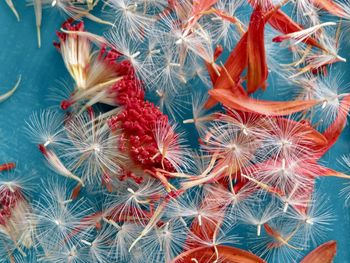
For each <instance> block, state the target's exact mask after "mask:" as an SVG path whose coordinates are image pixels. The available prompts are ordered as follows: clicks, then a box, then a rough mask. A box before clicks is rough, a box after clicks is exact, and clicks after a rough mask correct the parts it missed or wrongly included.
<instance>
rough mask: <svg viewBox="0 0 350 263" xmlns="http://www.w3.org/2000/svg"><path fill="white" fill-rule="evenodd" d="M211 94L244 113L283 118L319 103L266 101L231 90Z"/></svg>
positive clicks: (307, 101) (219, 90) (213, 91)
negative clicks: (238, 94)
mask: <svg viewBox="0 0 350 263" xmlns="http://www.w3.org/2000/svg"><path fill="white" fill-rule="evenodd" d="M209 94H210V95H211V96H212V97H213V98H214V99H215V100H217V101H219V102H221V103H222V104H224V105H225V106H226V107H229V108H232V109H235V110H240V111H244V112H253V113H259V114H263V115H271V116H283V115H289V114H292V113H295V112H299V111H303V110H306V109H309V108H310V107H312V106H314V105H316V104H317V103H319V101H318V100H296V101H264V100H257V99H253V98H250V97H248V96H237V94H235V93H233V92H232V91H231V90H224V89H214V90H210V91H209Z"/></svg>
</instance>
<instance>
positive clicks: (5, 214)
mask: <svg viewBox="0 0 350 263" xmlns="http://www.w3.org/2000/svg"><path fill="white" fill-rule="evenodd" d="M23 198H24V197H23V195H22V193H21V191H20V190H19V189H13V190H12V191H11V190H10V189H9V188H8V187H6V188H4V189H2V191H0V206H1V207H0V224H1V225H6V223H7V222H8V220H9V218H10V217H11V215H12V210H13V209H14V208H15V207H16V206H17V204H18V202H19V201H21V200H23Z"/></svg>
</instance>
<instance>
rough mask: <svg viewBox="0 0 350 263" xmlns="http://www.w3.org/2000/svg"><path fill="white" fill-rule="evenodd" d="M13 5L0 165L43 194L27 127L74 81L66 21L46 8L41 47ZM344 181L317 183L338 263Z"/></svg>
mask: <svg viewBox="0 0 350 263" xmlns="http://www.w3.org/2000/svg"><path fill="white" fill-rule="evenodd" d="M15 5H16V7H17V9H18V11H19V13H20V17H21V21H20V22H19V23H18V22H17V21H16V19H15V17H14V16H13V14H12V13H11V11H10V10H9V8H8V7H7V5H6V4H5V1H0V14H1V15H0V92H1V93H3V92H5V91H7V90H8V89H10V87H12V86H13V85H14V83H15V82H16V80H17V77H18V76H19V75H22V82H21V85H20V87H19V89H18V91H17V92H16V93H15V94H14V96H13V97H11V98H10V99H9V100H7V101H6V102H4V103H2V104H0V163H2V162H9V161H16V162H17V163H18V166H19V169H18V172H19V173H21V176H26V177H32V176H36V178H35V182H38V187H37V188H36V190H37V191H38V192H40V180H39V178H45V177H48V176H52V175H50V174H51V172H50V170H49V169H48V168H47V167H46V166H45V164H44V160H43V158H42V155H41V154H40V152H39V151H38V150H37V148H36V146H35V145H34V144H33V143H31V142H30V141H29V140H28V137H27V136H26V134H25V132H24V129H23V127H24V126H25V120H26V119H28V117H29V115H30V114H31V113H32V112H33V111H35V110H38V109H44V108H47V107H52V106H53V105H54V103H53V102H52V101H50V100H48V97H49V95H50V94H51V95H54V92H53V91H52V89H60V88H61V86H60V85H59V84H58V83H57V80H64V81H68V82H70V81H71V80H70V78H69V75H68V73H67V71H66V69H65V67H64V64H63V62H62V59H61V57H60V55H59V54H58V52H57V51H56V50H55V48H54V47H53V45H52V42H53V41H54V40H55V39H56V37H55V30H56V29H58V28H59V26H60V24H61V23H62V22H63V18H62V16H61V14H60V13H59V12H56V11H55V10H52V9H50V8H48V9H45V10H44V13H43V26H42V48H41V49H38V47H37V40H36V28H35V17H34V10H33V8H32V7H28V6H26V5H25V3H24V1H18V2H15ZM87 27H88V28H89V29H93V28H94V27H95V26H92V25H91V24H89V23H88V25H87ZM346 51H347V50H343V51H341V55H342V56H344V57H347V58H348V60H350V57H349V56H346V55H347V52H346ZM336 70H340V71H342V72H345V73H346V74H345V75H344V78H346V80H345V82H346V81H350V74H349V73H350V69H349V66H348V64H342V65H340V66H339V67H338V68H337V69H336ZM349 135H350V133H349V127H346V128H345V131H344V133H343V135H342V136H341V138H340V140H339V141H338V142H337V144H336V145H335V146H334V147H333V148H332V150H331V151H330V152H329V153H328V154H327V155H326V156H325V157H324V158H323V161H324V164H326V165H328V166H329V167H331V168H340V166H339V164H338V163H337V161H336V159H337V158H339V157H340V156H341V155H342V154H346V153H349V152H350V143H349V140H348V138H349ZM344 182H345V180H341V179H336V178H322V179H320V180H319V181H318V186H319V187H320V190H321V191H322V192H323V193H325V194H326V195H327V196H328V197H329V201H330V202H329V203H330V204H332V206H333V209H334V211H335V214H336V217H337V220H336V221H335V222H334V224H333V226H332V228H333V230H332V231H330V232H328V233H327V236H326V237H325V238H324V240H323V241H327V240H330V239H335V240H337V242H338V254H337V256H336V260H335V262H336V263H347V262H350V249H349V241H350V219H349V215H350V208H349V207H345V206H344V199H343V198H340V197H339V192H340V190H341V189H342V187H343V183H344ZM242 235H243V236H244V233H242ZM242 243H245V242H244V241H243V242H242ZM243 246H244V245H243Z"/></svg>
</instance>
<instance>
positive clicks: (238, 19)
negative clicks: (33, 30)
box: [0, 0, 350, 263]
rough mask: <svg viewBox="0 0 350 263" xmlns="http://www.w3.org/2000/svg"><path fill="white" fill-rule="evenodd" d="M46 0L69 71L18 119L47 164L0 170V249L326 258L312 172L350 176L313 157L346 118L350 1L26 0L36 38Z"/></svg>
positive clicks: (121, 255) (323, 195) (158, 256)
mask: <svg viewBox="0 0 350 263" xmlns="http://www.w3.org/2000/svg"><path fill="white" fill-rule="evenodd" d="M48 4H51V5H52V6H53V7H58V8H59V9H61V10H63V11H64V13H65V15H67V16H68V19H67V20H65V22H63V24H62V25H61V27H60V28H58V29H57V41H55V42H54V46H55V47H56V49H57V51H58V52H57V56H60V57H61V58H62V66H63V67H65V68H66V69H67V72H68V73H69V76H70V78H71V82H67V83H71V84H68V85H67V84H66V85H65V87H62V89H61V90H57V94H59V96H60V97H62V94H64V95H65V97H64V98H63V99H62V101H60V103H59V105H52V106H59V108H58V107H56V108H50V109H46V110H41V111H37V112H33V114H32V115H31V116H28V119H27V120H26V133H27V135H28V140H30V141H31V142H33V144H36V145H37V147H38V148H39V150H40V152H41V153H42V156H43V160H42V161H43V162H44V163H46V164H47V166H48V167H49V168H50V169H51V172H54V175H55V177H54V178H52V177H48V176H45V175H42V177H41V186H40V189H41V190H40V191H39V190H37V189H36V192H37V194H36V196H35V197H34V198H32V199H31V198H29V197H30V196H31V191H27V188H26V187H25V184H26V183H27V182H25V181H23V182H22V181H20V180H19V181H17V179H14V180H4V181H1V180H0V202H1V205H2V206H1V208H0V226H1V227H2V229H3V231H1V233H2V236H1V239H0V241H1V242H0V252H2V254H0V255H2V256H3V258H5V259H6V260H7V261H9V262H23V261H24V262H26V260H27V261H28V260H29V262H55V263H56V262H62V263H63V262H174V263H175V262H232V263H237V262H244V263H254V262H255V263H258V262H286V263H287V262H288V263H289V262H320V263H321V262H332V260H333V258H334V257H335V253H336V243H335V241H329V242H327V243H324V244H323V245H321V246H319V245H320V244H321V243H323V242H325V241H327V236H328V234H329V232H331V231H332V229H333V226H334V224H335V222H336V218H337V213H336V211H335V210H334V209H333V208H332V202H331V201H330V198H329V193H328V192H327V191H322V192H321V190H320V189H319V188H318V187H317V186H316V183H315V182H316V180H323V177H337V178H340V180H343V181H344V182H345V183H346V182H347V180H348V179H350V176H349V175H347V172H349V166H350V162H349V157H348V155H344V156H343V157H338V156H335V155H332V156H331V159H337V158H339V160H340V162H341V163H342V164H343V165H342V168H341V169H340V170H339V171H338V170H335V169H333V167H334V166H333V161H330V162H328V163H327V162H325V161H324V158H322V157H324V156H325V155H326V154H327V153H329V151H330V150H331V148H332V147H333V146H334V145H335V144H336V143H337V141H338V140H339V138H340V136H341V135H342V132H343V130H344V129H347V126H346V125H347V117H348V115H349V111H350V93H349V85H348V84H347V83H346V81H345V80H346V78H345V77H344V75H345V74H346V72H342V71H343V70H342V66H343V65H346V63H347V61H346V54H344V53H345V52H344V51H343V49H342V48H343V46H345V45H346V43H347V42H348V39H346V38H345V37H344V36H346V34H348V32H349V23H350V22H349V21H350V2H349V1H337V0H295V1H288V0H276V1H272V0H249V1H248V0H247V1H244V0H169V1H167V0H106V1H105V2H104V3H98V2H97V1H78V2H77V1H70V0H64V1H62V0H59V1H58V0H55V1H53V2H46V1H41V0H35V1H34V3H33V5H34V9H35V13H36V25H37V28H38V42H39V46H40V39H41V35H40V27H41V22H42V13H41V12H42V7H43V6H45V5H48ZM285 7H287V8H285ZM325 14H327V15H325ZM85 20H92V21H94V22H97V23H100V24H107V25H109V27H106V28H105V30H103V29H100V30H99V31H97V32H96V31H94V32H92V31H90V30H89V28H88V27H87V26H86V25H85V23H84V21H85ZM19 82H20V79H19V81H18V83H17V85H16V86H15V87H14V88H13V89H12V90H11V91H9V92H8V93H6V94H5V95H3V96H1V97H0V98H2V99H1V100H4V99H6V98H8V97H9V96H10V95H12V93H13V92H14V91H15V90H16V88H17V87H18V85H19ZM67 87H68V89H67ZM62 90H64V92H63V91H62ZM67 90H68V93H67V92H66V91H67ZM276 98H277V100H276ZM33 147H35V146H33ZM33 149H34V148H33ZM334 163H335V162H334ZM12 168H13V164H12V163H8V164H4V165H1V166H0V172H1V173H2V174H4V175H8V174H9V173H10V172H9V171H8V170H10V169H12ZM25 178H26V177H25ZM340 180H339V181H335V180H334V184H336V182H340ZM1 185H2V186H1ZM340 186H341V185H340ZM340 186H339V187H340ZM1 189H3V190H1ZM34 190H35V189H34ZM2 192H3V194H1V193H2ZM1 196H3V197H1ZM340 196H341V198H343V197H345V198H343V199H345V200H344V201H345V202H346V203H348V201H349V199H350V197H349V196H350V190H349V186H346V187H345V188H344V189H343V190H342V191H341V195H340ZM1 200H2V201H1ZM242 228H243V229H244V230H245V231H244V235H242V232H241V231H239V230H238V229H242ZM240 235H241V236H242V237H240ZM243 238H244V239H243ZM242 245H243V246H242ZM317 246H319V247H318V248H316V247H317ZM242 247H244V248H245V249H247V251H246V250H243V249H241V248H242ZM314 248H316V249H315V250H314V251H312V252H311V253H310V254H309V255H306V254H307V251H310V250H312V249H314Z"/></svg>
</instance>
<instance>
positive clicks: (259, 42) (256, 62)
mask: <svg viewBox="0 0 350 263" xmlns="http://www.w3.org/2000/svg"><path fill="white" fill-rule="evenodd" d="M265 21H266V20H265V18H264V13H263V11H262V9H261V7H260V6H259V5H258V6H257V7H256V8H255V10H254V11H253V13H252V15H251V18H250V23H249V29H248V37H247V53H248V93H253V92H255V91H256V90H257V89H258V88H259V87H262V88H265V81H266V79H267V76H268V68H267V64H266V57H265V43H264V30H265Z"/></svg>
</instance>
